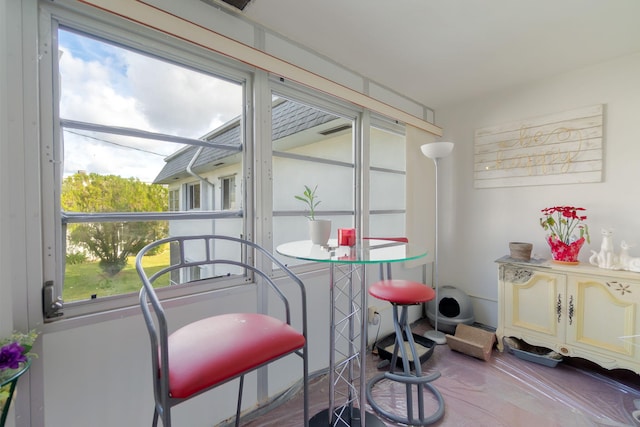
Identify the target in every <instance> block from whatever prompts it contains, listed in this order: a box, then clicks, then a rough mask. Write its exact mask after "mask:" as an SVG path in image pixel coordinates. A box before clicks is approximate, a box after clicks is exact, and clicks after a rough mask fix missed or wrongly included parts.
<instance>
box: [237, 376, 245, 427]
mask: <svg viewBox="0 0 640 427" xmlns="http://www.w3.org/2000/svg"><path fill="white" fill-rule="evenodd" d="M243 388H244V375H241V376H240V388H239V390H238V406H237V407H236V427H240V412H241V411H242V389H243Z"/></svg>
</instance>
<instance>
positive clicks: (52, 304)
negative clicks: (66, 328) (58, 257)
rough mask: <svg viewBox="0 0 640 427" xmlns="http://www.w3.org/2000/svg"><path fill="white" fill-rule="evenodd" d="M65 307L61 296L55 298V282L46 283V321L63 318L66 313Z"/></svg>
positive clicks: (44, 306)
mask: <svg viewBox="0 0 640 427" xmlns="http://www.w3.org/2000/svg"><path fill="white" fill-rule="evenodd" d="M62 307H64V301H62V297H61V296H55V288H54V287H53V280H48V281H46V282H44V288H42V312H43V313H44V318H45V319H55V318H56V317H60V316H62V315H63V314H64V313H63V312H62V311H60V310H62Z"/></svg>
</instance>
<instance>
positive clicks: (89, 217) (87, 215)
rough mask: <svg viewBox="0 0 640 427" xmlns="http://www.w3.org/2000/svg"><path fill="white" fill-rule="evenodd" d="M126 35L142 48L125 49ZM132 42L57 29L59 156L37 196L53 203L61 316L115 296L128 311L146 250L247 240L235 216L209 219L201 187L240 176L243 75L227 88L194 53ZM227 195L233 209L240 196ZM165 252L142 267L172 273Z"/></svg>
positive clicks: (213, 67)
mask: <svg viewBox="0 0 640 427" xmlns="http://www.w3.org/2000/svg"><path fill="white" fill-rule="evenodd" d="M127 36H128V37H130V38H131V40H132V45H135V46H137V48H135V49H134V48H132V47H129V46H128V43H127V42H128V39H127V38H126V37H127ZM139 37H141V36H140V35H135V36H134V35H127V34H123V33H118V32H115V31H114V35H113V39H112V40H109V39H108V38H106V36H105V35H104V34H102V36H101V37H97V36H94V35H91V34H89V33H86V32H82V31H78V30H76V29H74V28H73V26H72V25H68V26H65V25H60V26H59V27H57V42H58V46H57V51H58V52H59V53H58V55H57V57H54V58H53V60H52V67H53V73H52V74H53V75H54V76H58V77H59V78H56V77H54V78H53V79H52V81H53V82H56V81H57V82H58V84H57V85H56V84H54V85H53V87H54V92H56V91H59V96H57V97H56V96H55V95H54V94H51V95H50V96H51V99H56V98H57V99H59V104H58V105H55V106H54V109H53V112H54V123H57V124H59V129H60V132H59V133H58V134H57V135H55V134H54V135H53V139H54V141H55V145H56V147H57V149H56V150H55V152H56V153H59V154H58V159H57V160H58V161H57V162H53V164H54V166H52V170H51V171H50V173H51V175H48V176H43V186H45V187H46V186H47V185H51V186H53V188H52V189H51V194H59V199H57V200H55V201H54V203H53V206H54V207H55V206H57V209H58V212H57V214H56V213H54V215H52V216H51V217H53V218H58V221H57V228H58V230H59V231H58V232H56V233H55V234H56V235H58V236H60V237H59V240H58V242H59V243H58V244H57V245H56V246H57V247H58V248H60V249H59V250H60V252H61V254H62V256H61V257H60V260H61V262H60V264H59V267H58V268H59V271H58V273H57V274H56V276H57V277H58V278H59V279H58V280H57V284H56V286H57V287H56V290H58V293H59V294H60V295H61V296H62V298H63V300H64V301H65V314H67V312H71V313H74V307H77V306H78V305H80V304H83V303H84V302H87V301H92V303H93V304H94V307H99V306H96V305H95V303H96V302H99V301H101V300H104V301H110V300H111V299H110V297H112V296H119V295H123V294H124V295H131V299H130V301H135V298H136V294H137V292H138V290H139V288H140V284H139V279H138V277H137V274H136V272H135V266H134V262H135V256H136V254H137V252H138V251H139V250H140V249H141V248H142V247H143V246H145V245H146V244H147V243H149V242H151V241H154V240H157V239H160V238H162V237H166V236H168V235H173V234H201V233H206V232H207V230H208V229H211V230H212V229H213V227H214V224H216V229H221V230H225V231H226V232H227V233H229V234H231V235H235V236H241V235H243V234H244V233H245V225H244V224H245V223H244V220H243V218H242V213H240V214H238V213H235V215H233V216H225V215H220V214H219V212H216V211H214V210H213V209H211V207H213V202H212V201H211V200H208V199H210V195H209V193H208V190H209V189H208V187H206V186H205V187H203V184H202V183H203V182H204V183H206V182H213V181H214V180H216V179H219V177H220V176H221V175H222V174H224V175H226V176H228V175H229V168H232V169H233V170H234V171H235V173H236V174H240V175H243V174H244V161H243V155H242V153H243V148H242V147H244V146H246V145H247V144H245V143H244V142H243V141H242V138H243V135H245V134H246V132H245V131H244V130H241V129H242V127H243V126H244V124H245V120H244V117H243V114H242V113H243V111H246V109H245V107H244V98H245V94H244V88H243V82H244V81H246V75H244V74H242V73H239V72H235V74H236V75H237V77H236V78H235V79H234V80H232V79H230V78H229V77H228V76H229V74H234V72H233V71H232V70H229V69H228V68H225V67H223V66H221V65H220V66H219V69H220V70H221V73H220V76H222V75H224V76H225V77H220V76H218V75H216V73H215V70H216V69H217V67H218V66H217V65H216V64H215V63H212V62H211V61H210V60H205V59H203V58H202V57H200V56H198V55H197V54H196V53H197V52H196V51H194V50H193V48H192V50H189V49H175V47H174V46H170V45H167V46H163V47H162V49H161V52H158V51H155V50H154V51H141V50H140V46H146V45H150V44H145V43H141V42H140V40H139V39H138V38H139ZM155 45H157V43H155ZM156 47H157V46H156ZM54 56H55V55H54ZM169 100H170V102H169ZM219 164H224V166H225V169H224V170H219V169H220V168H218V167H217V166H216V165H219ZM43 175H44V174H43ZM194 177H197V179H198V181H197V182H194ZM55 187H57V189H56V188H55ZM203 190H207V191H203ZM211 196H212V194H211ZM229 197H230V199H229V200H230V203H233V201H234V200H235V195H233V196H232V195H229ZM181 205H182V206H184V208H183V209H184V211H182V212H181V211H180V209H181ZM205 208H206V209H205ZM185 213H192V215H193V216H192V217H189V216H185ZM221 223H224V224H221ZM216 250H217V249H216ZM170 252H171V249H170V248H166V250H164V251H159V252H158V253H157V254H154V256H153V258H154V259H153V260H152V259H149V260H148V261H149V262H150V263H158V265H162V264H165V265H168V263H169V262H170V261H169V260H170V258H171V255H170ZM234 256H235V254H234ZM187 274H189V275H190V276H191V277H195V278H196V279H199V278H200V277H202V275H201V274H200V272H199V271H191V272H188V273H187ZM169 285H170V282H169V281H166V282H165V284H164V285H163V286H169ZM96 300H97V301H96ZM110 304H112V303H107V304H105V305H104V307H108V306H110ZM113 304H116V306H119V305H122V302H113ZM96 309H98V310H99V308H92V309H90V310H94V311H95V310H96ZM85 310H88V309H78V312H86V311H85Z"/></svg>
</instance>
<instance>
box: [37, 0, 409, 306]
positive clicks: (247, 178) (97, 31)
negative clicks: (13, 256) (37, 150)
mask: <svg viewBox="0 0 640 427" xmlns="http://www.w3.org/2000/svg"><path fill="white" fill-rule="evenodd" d="M52 10H53V11H55V12H51V11H52ZM42 13H43V16H44V17H43V18H42V19H41V20H40V23H41V26H42V28H41V33H42V34H50V35H52V36H53V38H52V40H50V46H52V48H53V49H55V46H56V43H55V34H56V29H57V27H56V26H57V25H58V24H60V25H63V26H65V27H68V28H73V29H74V30H76V31H79V32H85V33H88V34H91V35H93V36H95V37H98V38H104V39H107V40H110V41H112V42H115V43H119V44H122V45H125V46H128V47H130V48H133V49H137V50H142V51H146V52H149V53H150V54H153V55H156V56H158V57H161V58H164V59H166V60H169V61H173V62H176V63H179V64H183V65H186V66H190V67H193V68H194V69H198V70H202V71H204V72H207V73H210V74H214V75H217V76H221V77H223V78H227V79H229V80H231V81H236V82H239V83H242V84H244V87H245V92H244V102H245V106H246V108H245V109H244V111H245V113H244V114H245V119H244V120H243V124H242V131H243V132H244V144H243V147H244V151H243V154H242V155H243V165H244V168H245V170H244V171H243V176H242V177H236V180H235V181H236V186H240V188H241V194H242V195H243V196H242V197H243V199H242V200H236V204H237V205H239V206H240V209H231V210H218V211H215V212H213V211H206V210H204V211H202V210H201V211H197V210H194V211H190V212H189V213H190V214H191V215H192V216H191V217H192V218H194V219H202V218H206V219H225V218H229V219H236V220H237V219H238V218H241V219H242V220H243V221H244V223H243V232H244V236H243V237H245V238H248V239H250V240H253V241H255V242H256V243H258V244H261V245H263V246H265V247H269V246H270V245H271V246H273V244H274V241H273V234H272V232H273V228H272V227H273V225H272V224H273V219H274V217H277V216H283V215H284V216H290V215H298V214H301V212H277V211H276V212H274V211H273V209H272V206H271V198H272V192H273V191H274V189H273V188H271V187H270V184H266V183H268V182H270V170H269V167H268V165H270V164H271V162H272V160H273V155H274V154H273V152H272V151H273V146H272V145H273V144H272V142H271V141H270V136H271V120H270V118H271V117H270V111H271V98H270V96H271V93H274V92H277V93H279V94H281V95H284V96H287V97H290V98H291V99H295V100H299V101H301V102H304V103H307V104H309V105H313V106H317V107H318V108H321V109H326V111H330V112H332V113H336V114H339V115H343V116H344V117H348V118H350V119H351V120H353V128H352V132H353V140H354V141H353V144H354V161H353V165H351V166H349V167H352V168H353V175H354V178H353V179H354V181H353V182H354V187H353V189H352V190H353V191H354V195H353V198H354V206H353V208H352V209H349V210H346V211H339V212H328V213H330V214H336V215H349V216H351V217H352V218H353V222H354V224H353V225H354V226H355V227H357V228H359V229H360V230H362V232H363V233H367V232H368V223H369V218H370V215H371V214H376V212H369V198H370V195H369V192H368V191H367V189H368V183H367V180H368V178H369V173H370V168H369V160H368V158H367V145H368V144H369V139H368V138H369V134H370V130H369V127H370V126H372V124H373V125H376V124H377V123H380V124H382V126H390V127H392V128H394V130H395V131H397V132H400V133H402V128H403V126H402V125H401V124H398V123H397V122H395V121H389V120H388V119H386V118H384V117H381V116H378V115H376V114H372V113H371V112H369V111H368V110H366V109H363V108H362V107H359V106H355V105H353V104H350V103H348V102H346V101H343V100H339V99H336V98H334V97H331V96H328V95H326V94H321V93H318V92H317V91H314V90H311V89H309V88H307V87H304V86H301V85H298V84H295V83H292V82H289V81H286V80H283V79H282V78H281V77H279V76H275V75H271V76H270V75H269V74H268V73H266V72H264V71H262V70H256V69H251V68H250V67H248V66H246V65H243V64H240V63H238V62H236V61H233V60H230V59H228V58H225V57H223V56H220V55H212V54H211V52H210V51H208V50H206V49H201V48H199V47H196V46H193V45H191V44H189V43H186V42H183V41H180V40H175V39H171V38H166V37H162V36H160V35H158V34H156V33H155V32H153V31H151V30H148V29H145V28H141V27H140V26H138V25H136V24H133V23H130V22H127V21H123V20H120V19H118V18H115V17H106V18H104V20H98V19H93V18H91V19H89V18H87V16H85V15H80V14H78V13H77V12H75V11H73V10H65V9H61V8H59V7H57V6H56V5H44V6H43V7H42ZM47 13H49V15H48V17H47ZM53 49H52V50H53ZM55 57H56V55H55V54H51V53H49V54H48V55H45V57H44V58H43V61H41V64H40V71H41V76H42V84H41V88H40V93H41V98H40V99H41V104H42V106H43V107H42V112H41V113H42V119H43V120H42V137H41V141H42V183H41V186H42V202H43V218H45V219H44V223H43V242H44V244H43V247H44V248H45V253H44V258H43V259H44V276H45V281H48V280H52V281H53V283H54V287H55V288H56V291H57V294H58V295H60V294H61V292H62V283H63V274H64V253H65V252H64V244H63V240H64V239H63V236H64V230H63V224H64V223H65V221H66V222H67V223H69V222H83V221H87V222H88V221H95V220H101V221H107V220H114V221H119V220H123V219H129V220H130V219H133V218H134V217H136V215H129V214H103V215H99V216H96V217H89V216H83V215H67V216H66V217H65V218H63V216H62V215H61V210H60V204H59V201H56V198H58V199H59V194H58V193H57V192H58V190H57V189H56V185H55V183H54V181H55V180H52V179H50V177H52V176H56V175H57V174H59V173H60V169H59V165H58V164H57V163H56V162H57V161H58V160H57V159H58V158H59V154H56V152H55V147H56V144H55V143H54V144H53V145H52V144H51V142H50V141H55V140H56V138H58V137H59V133H60V124H59V123H58V122H57V120H56V117H58V115H59V114H58V111H57V106H56V103H55V102H54V100H55V99H58V96H59V94H58V93H57V86H56V84H54V82H56V81H57V79H58V76H57V75H56V72H55V69H56V67H55V66H54V63H55ZM47 58H49V59H50V60H49V61H46V60H44V59H47ZM254 136H255V137H256V138H255V140H256V141H257V142H254ZM391 173H398V171H391ZM240 178H241V181H240ZM201 189H202V190H203V191H208V190H209V187H208V186H202V183H201ZM238 194H240V193H238ZM172 200H173V204H174V205H175V198H174V199H172ZM179 203H180V204H185V205H184V206H182V209H185V206H188V205H186V200H185V199H184V198H181V199H179ZM221 206H222V205H221ZM394 212H395V213H401V212H404V207H403V208H402V209H398V210H395V211H394ZM378 213H384V212H378ZM174 214H175V211H169V212H166V213H158V214H153V215H150V214H145V215H144V218H145V219H147V220H159V219H170V218H172V217H173V216H172V215H174ZM180 214H184V212H180ZM255 218H261V221H260V222H259V223H256V221H255ZM262 267H263V268H265V267H267V268H268V267H270V266H262ZM296 268H299V269H301V270H303V271H307V270H309V269H320V268H323V267H322V266H318V265H314V264H308V265H305V266H298V267H296ZM272 274H273V275H278V274H279V273H278V272H277V271H275V272H272ZM247 283H248V282H247V280H245V278H225V279H222V280H220V281H216V283H215V284H212V281H208V280H205V281H202V282H199V283H198V284H195V285H193V286H189V287H181V286H176V287H169V288H166V289H162V290H161V291H162V292H161V296H162V297H163V298H174V297H182V296H186V295H196V294H199V293H202V292H208V291H211V290H217V289H221V288H225V289H226V288H228V287H233V286H237V285H242V284H247ZM136 304H137V295H135V294H126V295H120V296H114V297H111V298H103V299H97V300H88V301H82V302H78V303H72V304H67V305H65V308H64V310H63V311H64V314H65V315H64V318H72V317H78V316H82V315H86V314H96V313H106V312H110V311H112V310H114V309H121V308H125V307H132V306H135V305H136Z"/></svg>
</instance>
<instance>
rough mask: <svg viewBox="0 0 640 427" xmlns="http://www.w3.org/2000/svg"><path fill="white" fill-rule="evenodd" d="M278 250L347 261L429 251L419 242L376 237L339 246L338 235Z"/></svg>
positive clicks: (309, 258) (409, 256) (398, 258)
mask: <svg viewBox="0 0 640 427" xmlns="http://www.w3.org/2000/svg"><path fill="white" fill-rule="evenodd" d="M276 252H278V253H279V254H281V255H284V256H288V257H290V258H296V259H302V260H306V261H317V262H335V263H344V264H375V263H381V262H402V261H409V260H412V259H418V258H422V257H424V256H426V255H427V250H426V249H425V248H422V247H420V246H417V245H413V244H410V243H404V242H394V241H389V240H376V239H366V240H361V241H358V242H357V243H356V244H355V245H354V246H338V242H337V239H330V240H329V243H328V244H327V246H320V245H314V244H313V243H311V240H300V241H297V242H289V243H283V244H281V245H279V246H278V247H277V248H276Z"/></svg>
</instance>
